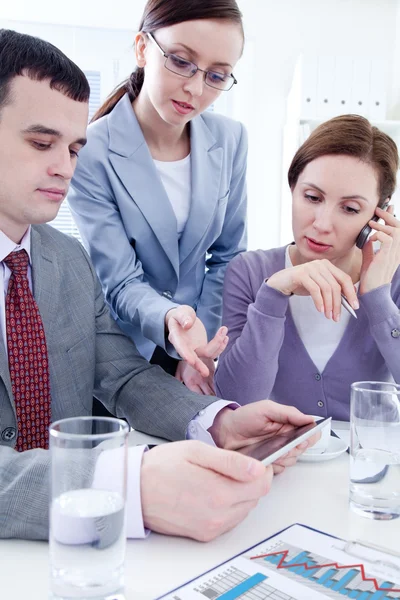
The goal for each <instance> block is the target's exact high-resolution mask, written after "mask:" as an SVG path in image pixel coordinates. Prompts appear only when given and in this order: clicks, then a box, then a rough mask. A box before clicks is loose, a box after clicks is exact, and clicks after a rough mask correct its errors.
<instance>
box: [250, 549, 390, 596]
mask: <svg viewBox="0 0 400 600" xmlns="http://www.w3.org/2000/svg"><path fill="white" fill-rule="evenodd" d="M279 554H282V558H281V560H280V561H279V563H278V566H277V569H291V568H292V567H304V568H305V569H306V570H307V571H311V570H312V569H323V568H324V567H334V568H335V569H360V571H361V577H362V580H363V581H372V583H373V584H374V586H375V590H376V591H377V592H400V588H381V587H379V585H378V582H377V580H376V579H375V578H374V577H367V576H366V573H365V570H364V565H361V564H359V565H338V564H337V563H327V564H326V565H314V566H313V567H309V566H308V565H307V564H306V563H299V564H297V565H294V564H288V565H284V564H282V563H283V561H284V560H285V558H286V557H287V555H288V554H289V550H282V552H270V553H269V554H261V555H260V556H250V560H255V559H256V558H266V557H267V556H277V555H279Z"/></svg>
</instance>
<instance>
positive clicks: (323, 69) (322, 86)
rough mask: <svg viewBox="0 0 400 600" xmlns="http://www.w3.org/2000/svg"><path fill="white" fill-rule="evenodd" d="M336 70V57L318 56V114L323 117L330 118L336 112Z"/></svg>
mask: <svg viewBox="0 0 400 600" xmlns="http://www.w3.org/2000/svg"><path fill="white" fill-rule="evenodd" d="M334 72H335V57H334V56H319V57H318V78H317V116H318V117H320V118H323V119H329V118H330V117H333V115H334V114H335V107H334V99H333V98H334V94H333V90H334V87H333V86H334V77H333V75H334Z"/></svg>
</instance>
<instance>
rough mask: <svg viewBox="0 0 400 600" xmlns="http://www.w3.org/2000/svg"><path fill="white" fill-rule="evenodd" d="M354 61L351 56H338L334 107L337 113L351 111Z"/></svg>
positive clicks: (341, 113)
mask: <svg viewBox="0 0 400 600" xmlns="http://www.w3.org/2000/svg"><path fill="white" fill-rule="evenodd" d="M352 79H353V61H352V58H351V57H350V56H336V58H335V73H334V84H333V86H334V91H333V108H334V113H335V115H344V114H349V113H350V112H351V108H350V107H351V91H352V85H353V84H352Z"/></svg>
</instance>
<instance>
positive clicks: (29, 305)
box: [4, 250, 51, 452]
mask: <svg viewBox="0 0 400 600" xmlns="http://www.w3.org/2000/svg"><path fill="white" fill-rule="evenodd" d="M4 262H5V264H6V265H7V267H8V268H9V269H10V271H11V276H10V282H9V284H8V292H7V297H6V330H7V347H8V364H9V368H10V377H11V386H12V392H13V395H14V401H15V408H16V412H17V420H18V438H17V445H16V450H18V451H19V452H22V451H24V450H30V449H31V448H48V446H49V432H48V427H49V424H50V418H51V412H50V411H51V399H50V382H49V370H48V369H49V367H48V357H47V346H46V337H45V334H44V329H43V323H42V319H41V317H40V313H39V308H38V305H37V304H36V302H35V299H34V297H33V295H32V292H31V291H30V289H29V281H28V276H27V275H28V263H29V257H28V254H27V253H26V251H25V250H20V251H19V252H11V254H9V255H8V256H6V258H5V259H4Z"/></svg>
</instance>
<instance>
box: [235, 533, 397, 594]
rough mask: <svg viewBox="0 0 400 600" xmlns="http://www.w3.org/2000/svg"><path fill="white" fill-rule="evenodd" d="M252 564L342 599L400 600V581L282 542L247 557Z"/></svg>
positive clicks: (361, 566)
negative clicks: (384, 577) (377, 575)
mask: <svg viewBox="0 0 400 600" xmlns="http://www.w3.org/2000/svg"><path fill="white" fill-rule="evenodd" d="M246 558H247V559H248V560H251V561H252V563H256V564H259V566H260V568H261V567H262V566H263V567H264V568H265V567H267V568H268V569H271V568H273V569H274V570H275V569H276V571H277V572H279V574H280V575H284V576H285V577H288V578H290V579H292V580H294V581H296V582H297V583H300V584H302V585H307V587H309V588H311V589H313V590H314V591H316V592H320V593H323V594H325V595H326V596H328V597H330V598H333V599H335V600H338V599H339V598H341V599H343V597H347V598H354V599H356V600H395V599H396V600H399V599H400V581H397V582H396V581H389V580H385V579H382V578H375V577H372V576H370V575H368V573H366V571H365V568H364V565H363V564H361V563H357V561H355V564H346V565H345V564H339V563H336V562H333V561H332V560H331V559H328V558H326V557H324V556H320V555H318V554H315V553H312V552H309V551H307V550H304V548H299V547H296V546H292V545H290V544H287V543H284V542H279V543H278V544H274V546H273V547H270V548H265V549H264V550H260V549H257V553H256V554H249V555H247V556H246Z"/></svg>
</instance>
